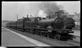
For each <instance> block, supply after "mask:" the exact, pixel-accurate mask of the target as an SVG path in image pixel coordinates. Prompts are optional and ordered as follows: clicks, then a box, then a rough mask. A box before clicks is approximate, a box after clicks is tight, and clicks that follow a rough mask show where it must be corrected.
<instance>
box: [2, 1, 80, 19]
mask: <svg viewBox="0 0 82 48" xmlns="http://www.w3.org/2000/svg"><path fill="white" fill-rule="evenodd" d="M38 3H40V2H32V3H31V2H2V20H16V19H17V17H16V15H18V16H19V18H22V17H23V16H26V15H27V14H29V13H31V14H32V15H34V16H36V14H37V11H38V10H40V9H39V8H37V5H38ZM56 3H57V4H58V5H62V6H63V9H64V10H65V11H67V12H69V13H73V12H80V1H69V2H68V1H60V2H56Z"/></svg>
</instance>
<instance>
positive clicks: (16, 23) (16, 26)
mask: <svg viewBox="0 0 82 48" xmlns="http://www.w3.org/2000/svg"><path fill="white" fill-rule="evenodd" d="M17 23H18V15H17V21H16V29H17Z"/></svg>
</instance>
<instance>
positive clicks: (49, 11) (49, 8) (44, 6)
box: [39, 2, 60, 16]
mask: <svg viewBox="0 0 82 48" xmlns="http://www.w3.org/2000/svg"><path fill="white" fill-rule="evenodd" d="M39 8H40V10H39V13H41V10H43V11H44V12H45V13H46V16H49V15H50V16H52V15H55V12H57V11H58V10H59V9H60V7H59V6H58V5H57V4H56V3H52V2H42V3H40V4H39Z"/></svg>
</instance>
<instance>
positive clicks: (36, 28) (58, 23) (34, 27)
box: [7, 12, 75, 41]
mask: <svg viewBox="0 0 82 48" xmlns="http://www.w3.org/2000/svg"><path fill="white" fill-rule="evenodd" d="M74 22H75V21H74V20H73V19H72V18H68V17H63V16H61V14H60V12H56V17H55V18H50V19H49V18H43V19H42V18H40V17H36V18H34V19H31V18H23V19H20V20H18V21H16V22H10V23H8V24H7V27H10V28H14V29H20V30H23V31H27V32H28V33H32V34H38V35H41V36H46V37H50V38H54V39H57V40H64V41H67V40H72V39H73V38H74V35H71V34H70V33H73V31H72V28H73V27H75V23H74Z"/></svg>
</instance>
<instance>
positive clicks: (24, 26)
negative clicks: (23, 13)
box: [23, 17, 25, 32]
mask: <svg viewBox="0 0 82 48" xmlns="http://www.w3.org/2000/svg"><path fill="white" fill-rule="evenodd" d="M24 27H25V19H24V17H23V32H24V31H25V29H24Z"/></svg>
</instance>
